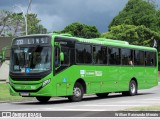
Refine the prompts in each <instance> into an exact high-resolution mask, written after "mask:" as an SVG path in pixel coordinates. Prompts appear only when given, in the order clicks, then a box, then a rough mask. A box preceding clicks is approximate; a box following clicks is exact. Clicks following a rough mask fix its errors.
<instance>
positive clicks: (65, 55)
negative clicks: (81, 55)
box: [62, 47, 70, 65]
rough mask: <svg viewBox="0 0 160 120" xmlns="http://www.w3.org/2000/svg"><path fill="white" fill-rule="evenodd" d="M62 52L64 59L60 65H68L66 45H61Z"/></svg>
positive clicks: (68, 55) (68, 54) (68, 56)
mask: <svg viewBox="0 0 160 120" xmlns="http://www.w3.org/2000/svg"><path fill="white" fill-rule="evenodd" d="M62 52H63V53H64V61H63V62H62V65H68V64H69V58H70V52H69V49H68V48H67V47H62Z"/></svg>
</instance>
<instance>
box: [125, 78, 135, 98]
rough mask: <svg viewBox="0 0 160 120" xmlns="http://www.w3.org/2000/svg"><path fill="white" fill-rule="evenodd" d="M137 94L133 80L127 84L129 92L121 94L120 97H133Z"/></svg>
mask: <svg viewBox="0 0 160 120" xmlns="http://www.w3.org/2000/svg"><path fill="white" fill-rule="evenodd" d="M136 94H137V84H136V82H135V81H134V80H131V81H130V84H129V91H124V92H122V95H124V96H134V95H136Z"/></svg>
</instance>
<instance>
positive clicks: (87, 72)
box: [80, 70, 103, 77]
mask: <svg viewBox="0 0 160 120" xmlns="http://www.w3.org/2000/svg"><path fill="white" fill-rule="evenodd" d="M80 75H81V77H95V76H102V75H103V72H102V71H95V70H80Z"/></svg>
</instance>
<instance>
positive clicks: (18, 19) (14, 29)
mask: <svg viewBox="0 0 160 120" xmlns="http://www.w3.org/2000/svg"><path fill="white" fill-rule="evenodd" d="M27 25H28V27H27V28H28V34H37V33H46V32H47V29H46V28H44V27H43V26H42V25H41V24H40V20H39V19H38V18H37V15H36V14H33V13H31V14H28V15H27ZM25 33H26V32H25V20H24V16H23V13H12V12H9V11H6V10H0V36H12V37H14V36H21V35H25Z"/></svg>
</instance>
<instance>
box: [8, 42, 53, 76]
mask: <svg viewBox="0 0 160 120" xmlns="http://www.w3.org/2000/svg"><path fill="white" fill-rule="evenodd" d="M11 52H12V56H11V61H12V62H11V66H10V70H11V71H12V72H16V73H37V72H44V71H48V70H50V69H51V48H50V47H44V46H39V45H37V46H36V47H17V48H13V49H12V50H11Z"/></svg>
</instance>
